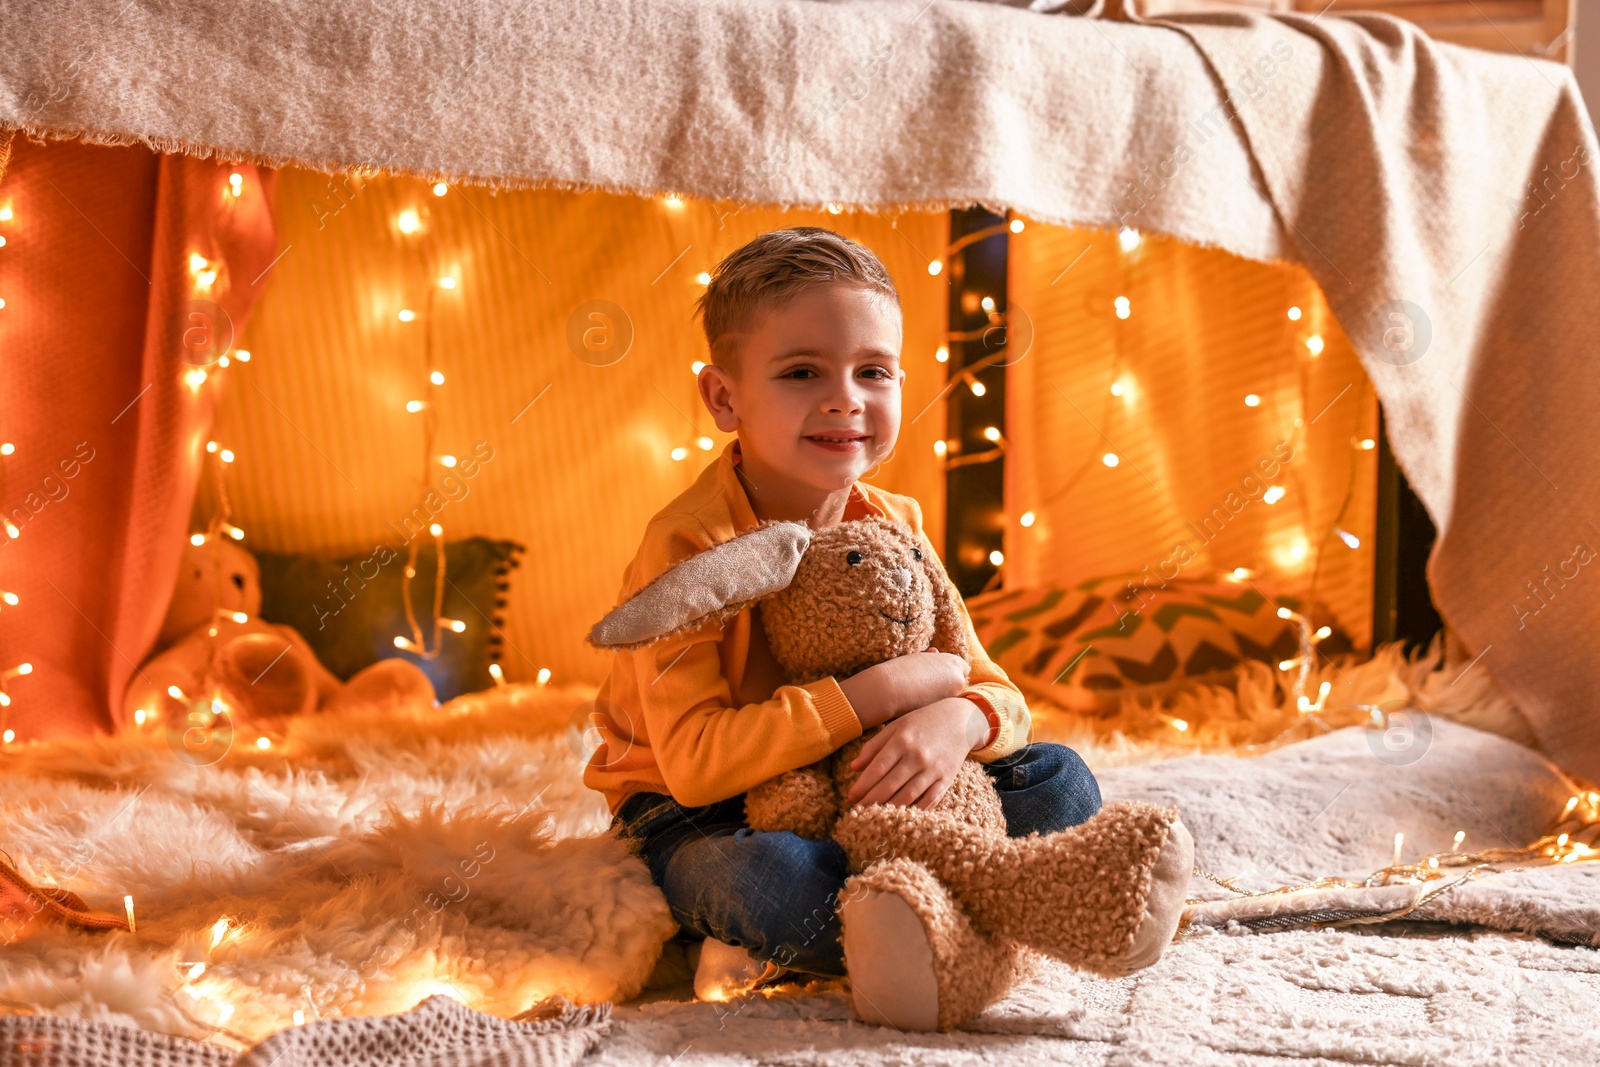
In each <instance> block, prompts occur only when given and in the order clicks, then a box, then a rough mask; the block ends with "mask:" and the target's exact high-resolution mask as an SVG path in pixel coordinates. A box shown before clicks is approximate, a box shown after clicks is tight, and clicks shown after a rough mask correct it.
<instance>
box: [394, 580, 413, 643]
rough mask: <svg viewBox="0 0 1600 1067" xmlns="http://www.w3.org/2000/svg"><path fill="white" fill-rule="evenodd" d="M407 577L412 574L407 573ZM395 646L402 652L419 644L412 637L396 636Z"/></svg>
mask: <svg viewBox="0 0 1600 1067" xmlns="http://www.w3.org/2000/svg"><path fill="white" fill-rule="evenodd" d="M406 577H408V578H409V577H411V576H410V575H407V576H406ZM394 647H395V648H398V649H399V650H400V651H402V652H409V651H411V650H412V649H414V648H416V647H417V646H416V645H414V644H412V643H411V639H410V638H407V637H396V638H395V639H394Z"/></svg>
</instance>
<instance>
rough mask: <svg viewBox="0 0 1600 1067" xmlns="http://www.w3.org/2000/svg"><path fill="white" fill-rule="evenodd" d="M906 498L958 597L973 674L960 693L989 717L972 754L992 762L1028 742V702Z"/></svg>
mask: <svg viewBox="0 0 1600 1067" xmlns="http://www.w3.org/2000/svg"><path fill="white" fill-rule="evenodd" d="M906 499H907V500H910V502H911V517H912V523H913V525H914V526H915V527H916V531H917V537H918V538H919V539H920V540H921V542H922V550H923V551H924V552H927V553H929V554H930V556H931V557H932V559H933V561H934V563H935V564H937V569H938V572H939V573H940V574H942V575H944V576H945V579H944V580H945V581H946V582H947V583H948V584H949V586H950V595H951V597H953V598H954V600H955V603H956V609H957V610H958V611H959V612H960V614H961V624H962V627H963V629H965V631H966V635H967V655H968V658H969V659H970V660H971V661H972V673H971V674H969V675H968V676H967V687H966V688H965V689H963V690H962V691H961V693H960V695H961V696H965V697H971V698H972V699H973V700H974V702H975V703H977V704H978V706H979V707H981V708H983V711H984V714H985V715H987V716H988V718H989V739H988V741H987V743H986V744H985V745H984V746H983V747H982V748H976V749H973V750H972V753H971V755H972V758H973V759H975V760H977V761H978V762H979V763H993V762H994V761H995V760H997V759H1001V758H1002V757H1005V756H1009V755H1011V754H1012V753H1013V752H1015V751H1017V750H1018V749H1020V748H1022V746H1024V745H1026V744H1027V743H1028V734H1029V732H1030V731H1031V730H1032V728H1033V719H1032V716H1031V714H1030V713H1029V711H1028V702H1027V700H1026V699H1025V698H1024V697H1023V695H1022V690H1021V689H1018V688H1017V685H1016V683H1015V682H1013V681H1012V680H1011V678H1010V677H1009V676H1008V675H1007V674H1006V672H1005V671H1004V670H1002V669H1001V668H1000V665H999V664H998V663H996V662H995V661H994V660H992V659H990V658H989V654H988V653H987V652H985V651H984V648H983V644H982V643H981V642H980V641H979V640H978V634H977V631H976V629H975V628H974V627H973V625H972V616H971V615H970V614H969V613H968V612H967V605H966V601H964V600H963V599H962V598H961V594H960V592H959V591H957V589H956V587H955V583H954V582H952V581H950V576H949V573H948V572H947V571H946V570H945V569H944V561H943V560H941V559H940V558H939V554H938V553H937V552H935V551H934V548H933V543H932V542H931V541H929V540H928V535H927V533H926V532H925V531H924V530H923V529H922V506H921V505H920V504H918V503H917V501H916V500H915V499H913V498H911V497H907V498H906Z"/></svg>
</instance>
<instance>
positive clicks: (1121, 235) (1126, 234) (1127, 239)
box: [1117, 226, 1139, 252]
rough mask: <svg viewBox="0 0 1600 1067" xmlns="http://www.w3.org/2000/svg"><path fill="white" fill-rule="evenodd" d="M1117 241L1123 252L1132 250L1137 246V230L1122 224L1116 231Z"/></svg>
mask: <svg viewBox="0 0 1600 1067" xmlns="http://www.w3.org/2000/svg"><path fill="white" fill-rule="evenodd" d="M1117 243H1118V244H1120V245H1121V246H1122V250H1123V251H1124V252H1132V251H1133V250H1134V249H1135V248H1138V247H1139V231H1138V230H1135V229H1134V228H1133V227H1131V226H1124V227H1123V228H1122V229H1120V230H1118V231H1117Z"/></svg>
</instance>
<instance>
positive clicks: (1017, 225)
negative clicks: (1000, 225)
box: [1011, 219, 1023, 233]
mask: <svg viewBox="0 0 1600 1067" xmlns="http://www.w3.org/2000/svg"><path fill="white" fill-rule="evenodd" d="M1022 229H1023V226H1022V220H1021V219H1012V220H1011V232H1012V233H1021V232H1022Z"/></svg>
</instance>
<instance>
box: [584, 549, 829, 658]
mask: <svg viewBox="0 0 1600 1067" xmlns="http://www.w3.org/2000/svg"><path fill="white" fill-rule="evenodd" d="M810 544H811V527H809V526H808V525H806V524H805V523H803V522H791V521H787V520H785V521H775V522H769V523H763V524H762V525H760V526H758V527H757V528H756V529H754V530H751V531H750V532H749V533H745V534H740V535H739V536H738V537H735V538H733V539H732V540H731V541H724V542H723V543H722V544H720V545H717V546H715V547H713V548H708V549H706V550H705V551H704V552H701V553H700V554H699V555H695V556H690V557H689V558H688V559H686V560H684V561H683V562H681V563H678V564H675V565H674V566H672V567H671V568H670V569H668V570H666V571H664V572H663V573H662V574H660V575H659V576H658V577H656V578H654V579H653V580H651V582H650V583H649V584H648V585H646V586H645V587H644V588H643V589H640V590H639V591H638V592H637V593H635V594H634V595H633V596H632V597H630V598H629V599H628V600H627V601H626V602H624V603H622V604H621V605H619V606H617V607H616V608H613V609H612V610H611V612H610V613H609V614H608V615H606V617H605V618H603V619H601V620H600V621H599V622H597V623H595V624H594V626H593V627H592V628H591V629H590V630H589V634H588V641H589V643H590V644H591V645H594V646H595V647H597V648H639V647H641V646H643V645H649V644H654V643H655V642H656V641H659V640H661V639H662V638H664V637H668V636H671V635H672V634H675V633H677V632H679V631H680V630H687V629H690V628H692V627H695V626H699V625H700V624H702V623H704V622H706V621H707V620H710V619H717V620H719V621H720V620H722V619H725V618H727V617H728V616H730V615H735V614H738V613H739V612H740V611H742V610H743V609H744V608H745V607H746V606H747V605H749V604H751V603H752V602H754V601H756V600H760V599H761V598H762V597H764V596H768V595H770V594H772V593H776V592H777V591H778V590H780V589H784V588H787V587H788V585H789V583H790V582H791V581H793V580H794V574H795V570H796V569H797V568H798V567H799V566H800V557H801V556H803V555H805V551H806V548H807V547H808V546H809V545H810Z"/></svg>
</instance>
